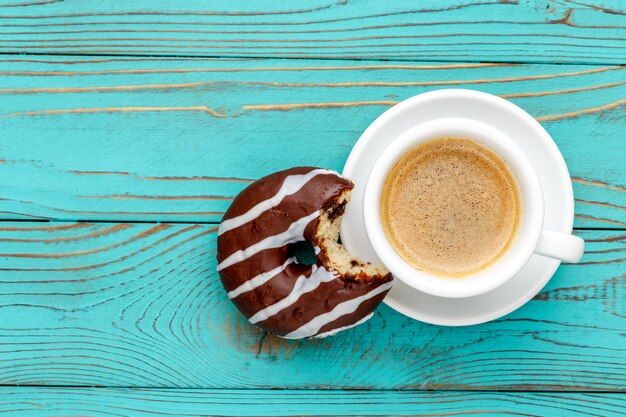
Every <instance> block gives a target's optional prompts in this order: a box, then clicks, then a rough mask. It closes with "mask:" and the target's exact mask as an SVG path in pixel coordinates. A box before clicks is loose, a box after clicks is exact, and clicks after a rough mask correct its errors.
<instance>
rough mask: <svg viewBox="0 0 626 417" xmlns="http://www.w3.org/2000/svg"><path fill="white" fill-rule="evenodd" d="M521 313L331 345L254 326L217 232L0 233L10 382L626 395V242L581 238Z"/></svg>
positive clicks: (392, 329)
mask: <svg viewBox="0 0 626 417" xmlns="http://www.w3.org/2000/svg"><path fill="white" fill-rule="evenodd" d="M579 234H580V235H581V236H582V237H583V238H585V239H586V240H587V242H588V246H587V253H586V254H585V257H584V258H583V260H582V263H580V264H578V265H564V266H562V267H561V268H560V269H559V271H558V272H557V274H556V276H555V277H554V278H553V279H552V280H551V282H550V283H549V284H548V286H547V287H546V288H545V289H544V290H543V291H542V292H541V293H540V294H539V295H537V297H535V299H534V300H532V301H531V302H530V303H528V304H527V305H526V306H524V307H523V308H521V309H520V310H518V311H516V312H514V313H512V314H510V315H508V316H506V317H504V318H502V319H500V320H497V321H495V322H492V323H487V324H483V325H478V326H470V327H461V328H446V327H439V326H432V325H427V324H423V323H420V322H417V321H413V320H411V319H408V318H406V317H404V316H401V315H400V314H398V313H396V312H394V311H393V310H391V309H390V308H388V307H385V306H383V307H382V308H380V309H379V310H378V312H377V314H376V315H375V316H374V318H372V319H371V320H370V321H369V322H368V323H367V324H364V325H362V326H359V327H358V328H355V329H354V330H350V331H346V332H343V333H341V334H339V335H337V336H335V337H332V338H327V339H323V340H316V341H287V340H283V339H279V338H276V337H272V336H267V335H264V334H263V333H262V332H261V331H260V330H259V329H257V328H256V327H253V326H251V325H249V324H248V323H247V322H246V320H245V319H244V318H243V317H242V316H241V315H240V314H239V313H238V312H237V311H236V310H235V308H234V307H233V306H232V305H231V303H230V302H229V301H228V299H227V297H226V296H225V294H224V292H223V289H222V287H221V285H220V283H219V279H218V277H217V274H216V272H215V260H214V258H215V227H213V226H210V225H194V224H175V225H174V224H127V223H120V224H115V223H95V224H89V223H43V224H42V223H33V222H16V223H10V222H3V223H1V224H0V357H1V358H2V366H1V367H0V383H1V384H19V385H23V384H32V385H51V384H52V385H87V386H117V387H133V386H134V387H196V388H197V387H200V388H307V389H312V388H342V389H372V388H379V389H442V390H452V389H454V390H464V389H471V390H476V389H497V390H522V391H523V390H609V391H626V340H625V334H624V328H625V327H626V276H624V274H623V271H624V268H625V267H626V258H625V255H624V254H625V253H626V234H625V233H624V231H581V232H579Z"/></svg>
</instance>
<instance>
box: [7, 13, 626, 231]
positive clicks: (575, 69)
mask: <svg viewBox="0 0 626 417" xmlns="http://www.w3.org/2000/svg"><path fill="white" fill-rule="evenodd" d="M52 6H54V5H51V7H52ZM0 75H1V76H0V131H1V132H2V134H0V189H2V195H1V198H0V218H4V219H11V218H25V219H28V218H41V217H43V218H52V219H64V220H75V219H102V220H121V221H127V220H158V221H192V222H196V221H203V222H215V221H219V219H220V217H221V214H222V212H223V211H224V210H225V209H226V207H227V206H228V204H229V203H230V200H231V199H232V197H233V196H234V195H236V194H237V193H238V192H239V191H240V190H241V189H243V187H245V186H246V185H247V183H248V182H249V181H250V180H252V179H256V178H259V177H261V176H263V175H266V174H267V173H269V172H271V171H274V170H278V169H283V168H287V167H290V166H294V165H319V166H324V167H328V168H332V169H336V170H341V169H342V166H343V163H344V161H345V159H346V157H347V156H348V154H349V152H350V149H351V147H352V145H353V144H354V142H355V141H356V140H357V139H358V137H359V135H360V134H361V132H362V131H363V130H364V129H365V128H366V127H367V126H368V125H369V124H370V123H371V122H372V121H373V120H374V119H375V118H376V117H377V116H378V115H379V114H381V113H382V112H383V111H384V110H386V109H387V108H388V107H389V106H390V105H392V104H393V103H395V102H397V101H400V100H403V99H405V98H408V97H410V96H413V95H415V94H419V93H422V92H425V91H430V90H433V89H438V88H455V87H460V88H473V89H480V90H483V91H487V92H490V93H493V94H498V95H500V96H502V97H506V98H508V99H510V100H512V101H513V102H515V103H516V104H519V105H520V106H522V107H523V108H525V109H526V110H527V111H529V112H530V113H531V114H532V115H534V116H536V117H537V118H538V119H539V120H541V121H542V123H543V125H544V126H545V127H546V128H547V130H548V131H549V132H550V133H551V134H552V135H553V137H554V139H555V141H556V142H557V144H558V145H559V146H560V148H561V150H562V152H563V154H564V156H565V159H566V161H567V162H568V164H569V168H570V172H571V174H572V176H573V177H574V178H573V179H574V181H575V182H574V189H575V194H576V198H577V206H576V211H577V214H578V218H577V219H576V226H578V227H617V228H623V227H626V210H625V207H626V192H624V191H625V190H626V183H625V182H624V178H626V166H625V165H624V163H623V161H624V158H625V153H624V144H623V131H624V126H625V121H626V112H625V111H624V109H625V107H624V104H625V103H626V102H625V100H626V98H625V97H626V68H624V67H616V66H582V65H511V64H509V65H496V64H437V63H420V64H407V63H401V62H368V63H363V62H358V63H355V62H353V61H336V62H335V61H334V62H333V63H327V62H320V61H315V60H210V59H150V58H106V59H95V58H77V57H45V58H42V57H32V56H31V57H19V58H18V57H15V58H7V57H5V58H2V60H0Z"/></svg>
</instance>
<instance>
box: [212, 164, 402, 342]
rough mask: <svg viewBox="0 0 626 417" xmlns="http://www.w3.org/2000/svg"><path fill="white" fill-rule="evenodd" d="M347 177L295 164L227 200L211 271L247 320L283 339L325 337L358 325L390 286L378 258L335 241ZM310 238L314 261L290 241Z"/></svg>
mask: <svg viewBox="0 0 626 417" xmlns="http://www.w3.org/2000/svg"><path fill="white" fill-rule="evenodd" d="M353 186H354V185H353V184H352V182H351V181H350V180H348V179H346V178H344V177H342V176H340V175H339V174H337V173H336V172H333V171H328V170H325V169H320V168H313V167H297V168H291V169H288V170H285V171H280V172H276V173H274V174H271V175H269V176H267V177H264V178H262V179H260V180H258V181H256V182H254V183H253V184H251V185H250V186H248V187H247V188H246V189H245V190H243V191H242V192H241V193H240V194H239V195H238V196H237V197H236V198H235V199H234V201H233V203H232V204H231V206H230V208H229V209H228V211H227V212H226V214H225V216H224V219H223V221H222V223H221V225H220V227H219V232H218V240H217V261H218V266H217V270H218V271H219V274H220V277H221V280H222V284H223V285H224V288H225V289H226V291H227V292H228V297H229V298H230V299H231V300H232V302H233V303H234V304H235V306H236V307H237V308H238V309H239V311H241V312H242V313H243V314H244V315H245V316H246V317H247V318H248V319H249V321H250V322H251V323H252V324H255V325H257V326H259V327H260V328H262V329H264V330H266V331H268V332H270V333H274V334H276V335H278V336H281V337H284V338H288V339H300V338H307V337H325V336H330V335H333V334H335V333H337V332H340V331H342V330H345V329H348V328H350V327H354V326H356V325H358V324H361V323H363V322H365V321H366V320H368V319H369V318H370V317H372V315H373V312H374V309H375V308H376V307H377V306H378V304H380V302H381V301H382V300H383V298H384V297H385V295H386V294H387V292H388V291H389V289H390V288H391V281H392V276H391V274H390V273H389V271H388V270H387V269H386V268H385V267H384V266H382V265H371V264H369V263H366V262H361V261H359V260H358V259H354V258H353V257H351V256H350V255H349V254H348V253H347V252H346V251H345V249H344V248H343V246H342V245H341V244H340V243H338V235H339V224H340V221H341V220H340V219H341V216H342V215H343V211H344V207H345V205H346V204H347V203H348V200H349V197H350V193H351V190H352V188H353ZM305 240H306V241H308V242H310V243H311V244H312V245H313V247H314V249H315V254H316V262H315V263H314V264H313V265H303V264H300V263H298V259H297V258H296V257H295V256H292V255H291V250H290V245H291V244H293V243H296V242H301V241H305Z"/></svg>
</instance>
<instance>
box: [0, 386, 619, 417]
mask: <svg viewBox="0 0 626 417" xmlns="http://www.w3.org/2000/svg"><path fill="white" fill-rule="evenodd" d="M624 407H626V394H607V393H506V392H500V393H498V392H416V391H368V392H364V391H322V390H305V391H291V390H286V391H269V390H266V391H264V390H245V391H236V390H206V389H198V390H178V389H106V388H44V387H0V412H1V413H2V414H3V415H4V416H7V417H9V416H16V417H17V416H19V417H22V416H24V415H25V413H28V415H29V416H51V415H54V416H69V415H77V416H90V417H97V416H103V417H104V416H106V417H108V416H111V415H124V416H128V417H141V416H153V415H162V414H165V415H168V416H180V417H182V416H188V417H191V416H206V415H222V416H257V415H263V416H287V415H299V416H302V415H307V416H308V415H327V416H328V415H332V416H340V415H367V416H380V415H386V416H388V415H412V416H475V415H481V416H503V415H517V416H519V415H523V416H545V417H553V416H555V415H558V416H599V417H611V416H621V415H623V410H624Z"/></svg>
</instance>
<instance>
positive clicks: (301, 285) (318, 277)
mask: <svg viewBox="0 0 626 417" xmlns="http://www.w3.org/2000/svg"><path fill="white" fill-rule="evenodd" d="M312 269H313V272H312V273H311V276H309V277H308V278H307V277H306V276H304V275H300V276H299V277H298V279H297V280H296V284H295V285H294V286H293V290H291V292H290V293H289V295H288V296H287V297H285V298H283V299H282V300H280V301H279V302H277V303H275V304H272V305H271V306H269V307H265V308H264V309H263V310H260V311H258V312H257V313H256V314H255V315H254V316H252V317H250V323H252V324H255V323H258V322H260V321H263V320H267V319H268V318H270V317H272V316H274V315H276V314H278V313H280V312H281V311H283V310H284V309H286V308H287V307H289V306H290V305H292V304H293V303H295V302H296V301H298V299H299V298H300V297H301V296H302V295H303V294H306V293H308V292H311V291H313V290H315V289H316V288H317V287H319V286H320V284H321V283H322V282H329V281H332V280H334V279H337V277H338V276H337V275H336V274H334V273H332V272H330V271H327V270H326V268H324V267H323V266H320V267H319V268H318V267H317V266H316V265H313V268H312Z"/></svg>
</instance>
